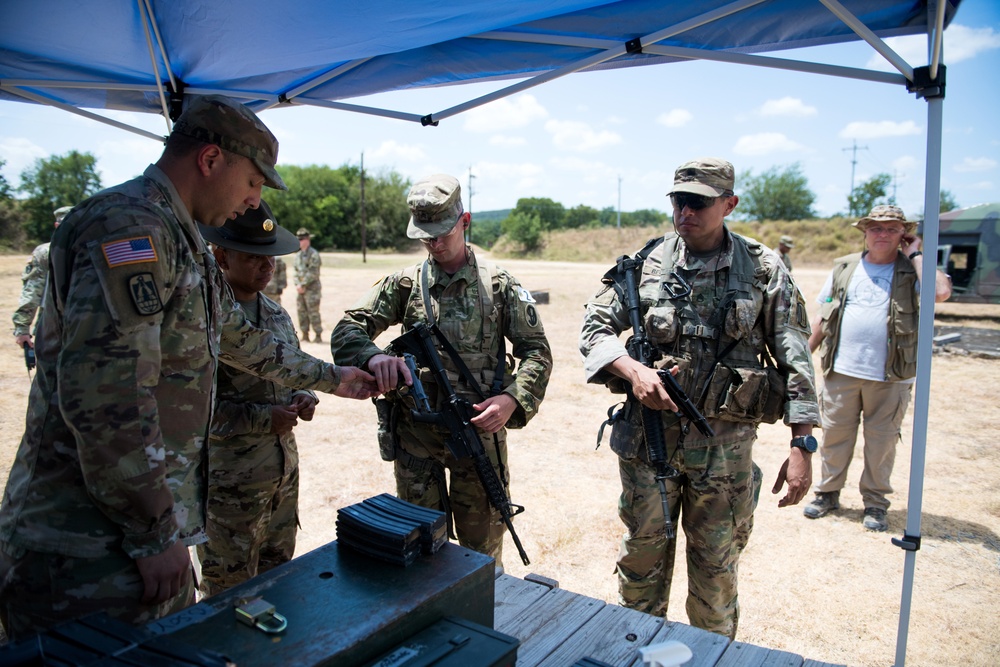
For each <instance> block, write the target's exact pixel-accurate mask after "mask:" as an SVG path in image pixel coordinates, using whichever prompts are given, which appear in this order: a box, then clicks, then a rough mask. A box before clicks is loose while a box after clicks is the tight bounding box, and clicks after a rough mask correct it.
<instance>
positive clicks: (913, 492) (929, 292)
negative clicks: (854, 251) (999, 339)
mask: <svg viewBox="0 0 1000 667" xmlns="http://www.w3.org/2000/svg"><path fill="white" fill-rule="evenodd" d="M943 109H944V98H943V97H933V98H929V99H928V100H927V164H926V175H925V178H924V181H925V186H924V230H923V231H924V236H923V241H924V243H923V250H924V262H923V266H922V269H921V275H920V324H919V326H918V329H917V382H916V386H915V387H914V400H913V444H912V447H911V456H910V493H909V498H908V500H907V509H906V532H905V534H904V537H903V539H901V540H897V539H895V538H893V540H892V542H893V544H895V545H896V546H899V547H901V548H902V549H903V550H904V551H905V552H906V555H905V561H904V566H903V591H902V597H901V600H900V603H899V630H898V632H897V635H896V662H895V663H894V664H895V666H896V667H904V665H905V664H906V642H907V634H908V631H909V624H910V608H911V602H912V598H913V577H914V571H915V569H916V559H917V550H918V549H919V548H920V520H921V512H922V506H923V491H924V489H923V480H924V468H925V463H926V451H927V411H928V406H929V405H930V387H931V361H932V356H933V345H934V341H933V338H934V293H935V289H934V283H935V280H936V272H937V251H938V229H939V208H940V203H939V202H940V197H941V136H942V126H943Z"/></svg>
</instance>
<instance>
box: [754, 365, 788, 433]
mask: <svg viewBox="0 0 1000 667" xmlns="http://www.w3.org/2000/svg"><path fill="white" fill-rule="evenodd" d="M765 371H767V385H768V391H767V400H766V401H765V402H764V414H763V415H761V418H760V420H761V421H762V422H764V423H765V424H774V423H775V422H777V421H778V420H779V419H781V418H782V417H784V416H785V394H787V393H788V378H787V377H786V376H785V375H783V374H782V373H781V371H779V370H778V369H777V368H775V367H774V366H770V365H769V366H768V367H767V368H766V369H765Z"/></svg>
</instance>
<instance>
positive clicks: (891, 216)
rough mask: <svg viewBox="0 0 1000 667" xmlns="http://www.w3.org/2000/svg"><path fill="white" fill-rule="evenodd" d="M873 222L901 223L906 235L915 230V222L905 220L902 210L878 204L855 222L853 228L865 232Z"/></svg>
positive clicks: (889, 205)
mask: <svg viewBox="0 0 1000 667" xmlns="http://www.w3.org/2000/svg"><path fill="white" fill-rule="evenodd" d="M873 222H901V223H903V231H904V232H906V233H907V234H910V233H912V232H913V230H915V229H916V228H917V223H916V221H914V220H907V219H906V214H904V213H903V209H901V208H899V207H898V206H892V205H891V204H879V205H878V206H875V207H873V208H872V210H871V211H870V212H869V213H868V215H866V216H865V217H863V218H861V219H860V220H858V221H857V222H855V223H854V225H853V226H854V227H856V228H858V229H860V230H861V231H865V230H866V229H868V225H869V224H871V223H873Z"/></svg>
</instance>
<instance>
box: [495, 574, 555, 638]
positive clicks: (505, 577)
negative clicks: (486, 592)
mask: <svg viewBox="0 0 1000 667" xmlns="http://www.w3.org/2000/svg"><path fill="white" fill-rule="evenodd" d="M550 590H551V589H550V588H549V587H548V586H543V585H542V584H536V583H532V582H530V581H525V580H524V579H519V578H517V577H512V576H511V575H509V574H501V575H500V576H499V577H497V578H496V582H495V588H494V591H493V605H494V606H493V628H494V629H495V630H500V628H501V626H504V625H507V624H509V623H511V622H512V621H513V620H514V619H516V618H517V617H518V616H520V615H521V614H522V613H524V610H525V609H527V608H528V607H530V606H531V605H533V604H534V603H535V601H536V600H538V598H540V597H542V596H543V595H545V594H546V593H548V592H549V591H550Z"/></svg>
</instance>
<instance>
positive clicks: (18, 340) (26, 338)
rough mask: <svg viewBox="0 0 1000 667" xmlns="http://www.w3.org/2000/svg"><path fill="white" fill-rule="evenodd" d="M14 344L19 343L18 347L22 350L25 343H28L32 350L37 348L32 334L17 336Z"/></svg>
mask: <svg viewBox="0 0 1000 667" xmlns="http://www.w3.org/2000/svg"><path fill="white" fill-rule="evenodd" d="M14 342H15V343H17V346H18V347H20V348H23V347H24V344H25V343H27V344H28V347H30V348H34V347H35V343H34V342H33V341H32V340H31V334H21V335H19V336H16V337H15V338H14Z"/></svg>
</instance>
